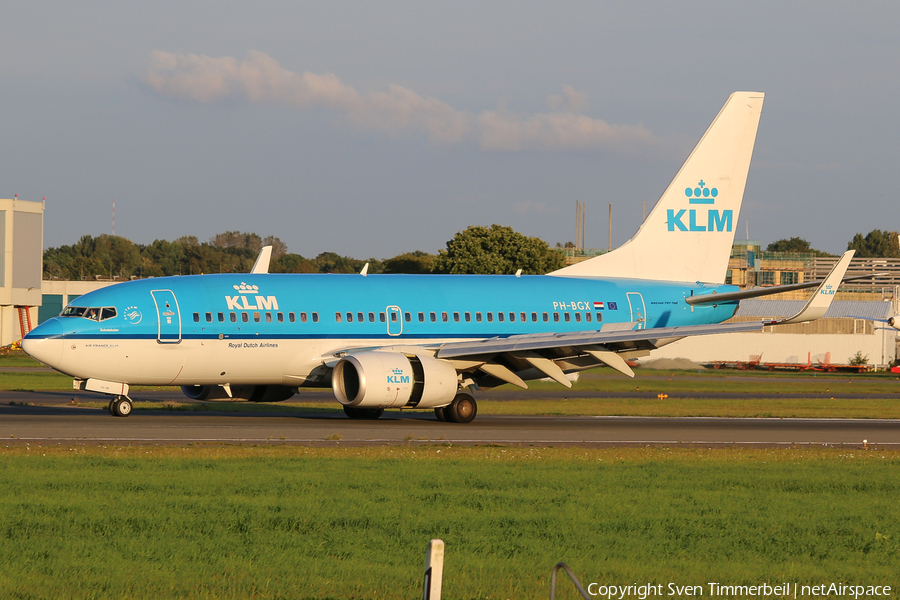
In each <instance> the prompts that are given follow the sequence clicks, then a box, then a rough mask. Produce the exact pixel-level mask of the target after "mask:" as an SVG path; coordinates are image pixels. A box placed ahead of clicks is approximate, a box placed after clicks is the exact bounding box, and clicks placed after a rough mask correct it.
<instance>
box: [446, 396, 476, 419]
mask: <svg viewBox="0 0 900 600" xmlns="http://www.w3.org/2000/svg"><path fill="white" fill-rule="evenodd" d="M477 414H478V404H477V403H476V402H475V398H473V397H472V396H470V395H469V394H457V395H456V398H454V399H453V402H451V403H450V404H448V405H447V406H445V407H444V416H445V417H446V418H447V420H448V421H449V422H451V423H471V422H472V421H473V420H475V415H477Z"/></svg>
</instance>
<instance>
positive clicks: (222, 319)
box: [216, 313, 225, 323]
mask: <svg viewBox="0 0 900 600" xmlns="http://www.w3.org/2000/svg"><path fill="white" fill-rule="evenodd" d="M216 316H217V317H218V319H219V323H224V322H225V313H219V314H218V315H216Z"/></svg>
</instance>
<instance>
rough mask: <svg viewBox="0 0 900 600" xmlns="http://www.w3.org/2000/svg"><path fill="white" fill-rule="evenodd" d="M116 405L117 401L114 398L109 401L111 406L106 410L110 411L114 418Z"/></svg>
mask: <svg viewBox="0 0 900 600" xmlns="http://www.w3.org/2000/svg"><path fill="white" fill-rule="evenodd" d="M115 403H116V399H115V398H113V399H112V400H110V401H109V404H108V405H107V406H106V410H108V411H109V414H110V415H112V416H116V409H115V408H114V407H113V405H114V404H115Z"/></svg>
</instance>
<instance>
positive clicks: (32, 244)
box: [0, 198, 44, 346]
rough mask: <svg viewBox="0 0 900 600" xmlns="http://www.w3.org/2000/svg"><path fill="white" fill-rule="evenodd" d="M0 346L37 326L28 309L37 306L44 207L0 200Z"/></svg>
mask: <svg viewBox="0 0 900 600" xmlns="http://www.w3.org/2000/svg"><path fill="white" fill-rule="evenodd" d="M0 249H2V253H0V346H8V345H10V344H12V343H14V342H16V341H18V340H20V339H22V337H23V336H24V335H25V333H27V332H28V331H30V330H31V328H32V327H34V326H35V325H37V322H36V321H35V320H34V318H35V317H36V316H37V315H36V314H35V311H34V310H33V308H32V307H37V306H40V305H41V302H42V289H41V288H42V282H41V273H42V271H43V264H42V261H43V252H44V203H43V202H28V201H25V200H19V199H18V198H6V199H0Z"/></svg>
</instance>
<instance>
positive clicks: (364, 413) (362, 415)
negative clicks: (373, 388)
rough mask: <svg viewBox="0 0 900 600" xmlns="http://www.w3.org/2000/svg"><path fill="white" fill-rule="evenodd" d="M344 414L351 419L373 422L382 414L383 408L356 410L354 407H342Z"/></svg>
mask: <svg viewBox="0 0 900 600" xmlns="http://www.w3.org/2000/svg"><path fill="white" fill-rule="evenodd" d="M344 414H345V415H347V416H348V417H350V418H351V419H366V420H374V419H378V418H379V417H381V415H383V414H384V409H383V408H356V407H355V406H344Z"/></svg>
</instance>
